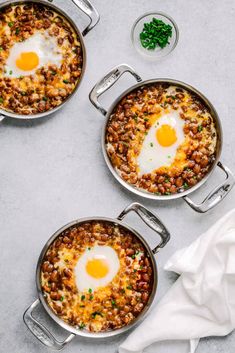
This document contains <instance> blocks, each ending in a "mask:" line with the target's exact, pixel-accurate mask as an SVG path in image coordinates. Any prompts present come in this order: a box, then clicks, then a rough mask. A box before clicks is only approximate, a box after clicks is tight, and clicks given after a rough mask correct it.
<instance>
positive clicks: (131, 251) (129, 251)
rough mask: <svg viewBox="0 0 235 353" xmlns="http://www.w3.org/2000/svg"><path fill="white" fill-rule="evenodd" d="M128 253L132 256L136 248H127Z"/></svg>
mask: <svg viewBox="0 0 235 353" xmlns="http://www.w3.org/2000/svg"><path fill="white" fill-rule="evenodd" d="M126 254H127V256H132V255H134V254H135V250H134V249H126Z"/></svg>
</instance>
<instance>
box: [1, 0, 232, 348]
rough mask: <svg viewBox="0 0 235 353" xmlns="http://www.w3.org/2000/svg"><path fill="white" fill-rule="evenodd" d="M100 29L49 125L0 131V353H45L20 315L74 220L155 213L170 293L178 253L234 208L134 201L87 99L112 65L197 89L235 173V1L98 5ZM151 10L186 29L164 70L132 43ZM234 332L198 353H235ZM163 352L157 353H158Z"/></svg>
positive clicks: (97, 0)
mask: <svg viewBox="0 0 235 353" xmlns="http://www.w3.org/2000/svg"><path fill="white" fill-rule="evenodd" d="M54 2H55V3H57V4H58V5H60V6H61V7H62V8H63V9H65V10H66V11H67V12H68V13H70V14H71V15H72V17H73V18H74V20H75V21H76V22H77V23H78V24H79V26H80V28H82V27H83V26H84V24H85V23H86V22H87V20H86V17H85V16H83V15H81V14H80V13H78V12H77V11H76V8H75V7H74V5H73V4H72V1H70V0H67V1H63V0H55V1H54ZM93 3H94V5H96V7H97V9H99V12H100V15H101V21H100V24H99V25H98V26H97V27H96V28H95V29H94V30H93V31H92V32H91V33H90V34H89V35H87V37H86V39H85V42H86V48H87V56H88V62H87V71H86V74H85V77H84V80H83V82H82V84H81V86H80V89H79V91H78V93H77V94H76V96H75V97H74V98H73V99H72V101H71V102H70V103H69V104H68V105H67V106H65V107H64V109H63V110H61V111H60V112H58V113H57V114H56V115H55V116H52V117H51V118H48V119H44V120H40V121H27V122H21V121H15V120H12V119H7V120H5V121H3V122H2V123H1V125H0V175H1V178H0V180H1V182H0V185H1V186H0V229H1V243H0V244H1V245H0V247H1V255H0V283H1V286H0V288H1V290H0V302H1V305H0V351H1V352H4V353H42V352H47V351H48V350H47V349H46V348H45V347H43V346H42V345H41V344H40V343H39V342H38V341H37V340H36V339H35V338H34V337H33V336H32V335H31V333H30V332H29V331H28V330H27V329H26V327H25V325H24V324H23V321H22V314H23V312H24V310H25V309H26V307H27V306H28V305H29V304H31V303H32V302H33V301H34V300H35V298H37V292H36V289H35V279H34V275H35V267H36V262H37V258H38V256H39V254H40V251H41V249H42V246H43V245H44V243H45V242H46V241H47V239H48V238H49V237H50V235H51V234H52V233H53V232H54V231H55V230H57V229H58V228H59V227H61V226H62V225H64V224H65V223H67V222H68V221H70V220H73V219H76V218H79V217H84V216H89V215H90V216H93V215H105V216H111V217H114V216H116V215H117V214H118V213H119V212H120V211H121V210H122V209H123V208H124V207H125V206H126V205H127V204H129V203H130V202H132V201H134V200H137V201H139V202H143V203H144V204H145V205H146V206H148V207H150V208H151V209H152V210H154V211H155V212H157V213H158V215H159V216H160V217H161V218H162V220H163V221H164V222H165V224H166V225H167V226H168V228H169V230H170V231H171V234H172V238H171V241H170V243H169V245H168V246H167V247H166V248H165V249H163V250H162V251H161V252H160V253H159V255H158V265H159V289H158V295H157V300H159V298H161V296H163V295H164V293H165V292H166V291H167V289H168V288H169V287H170V286H171V284H172V283H173V281H174V279H175V277H174V276H173V275H172V274H168V273H165V272H164V271H163V266H164V264H165V262H166V260H167V259H168V258H169V256H170V255H171V254H173V252H174V251H175V250H177V249H179V248H181V247H183V246H185V245H187V244H190V243H191V242H192V241H193V240H195V239H196V238H197V237H198V235H200V234H201V233H202V232H203V231H205V230H206V229H207V228H208V227H209V226H210V225H212V224H213V223H214V222H215V221H216V220H217V219H218V218H219V217H221V216H222V215H224V214H225V213H226V212H227V211H229V210H230V209H232V208H233V207H234V205H235V202H234V197H235V188H234V189H233V191H232V192H231V194H230V195H229V196H228V197H227V198H226V199H225V200H224V201H223V203H222V204H220V205H219V206H218V207H217V208H216V209H214V210H213V211H212V212H209V213H208V214H206V215H200V214H196V213H195V212H194V211H192V210H191V209H190V208H189V207H188V206H187V205H186V204H185V203H184V201H183V200H178V201H173V202H162V203H156V202H153V201H146V200H143V199H140V198H137V197H135V196H134V195H132V194H130V193H128V192H127V191H125V190H124V189H123V188H121V186H119V185H118V184H117V183H116V181H115V180H114V179H113V177H112V176H111V174H110V173H109V171H108V169H107V168H106V165H105V163H104V160H103V156H102V153H101V144H100V135H101V128H102V125H103V120H104V118H103V117H102V116H101V114H100V113H99V112H97V111H96V110H95V109H94V108H93V106H91V104H90V103H89V100H88V93H89V91H90V89H91V88H92V86H93V85H94V84H95V83H96V81H97V80H98V79H99V78H100V77H101V76H102V75H103V74H105V73H106V72H107V71H108V70H109V69H110V68H112V67H113V66H115V65H117V64H119V63H122V62H126V63H128V64H130V65H132V66H133V67H134V68H135V69H136V71H138V73H139V74H140V75H141V76H142V77H143V78H144V79H147V78H153V77H171V78H176V79H180V80H183V81H185V82H188V83H190V84H192V85H193V86H195V87H197V88H198V89H199V90H201V91H202V92H204V94H205V95H206V96H208V98H209V99H210V100H211V101H212V103H213V104H214V105H215V107H216V109H217V111H218V113H219V116H220V118H221V121H222V125H223V131H224V145H223V152H222V157H221V159H222V161H223V162H224V163H225V164H227V165H228V166H229V167H230V168H231V169H232V170H233V171H235V160H234V146H233V145H234V143H235V126H234V111H235V99H234V92H235V70H234V64H235V44H234V43H235V22H234V16H235V2H234V1H233V0H225V1H217V0H207V1H203V0H197V1H195V0H175V1H170V0H164V1H160V0H148V1H142V0H135V1H131V0H119V1H118V0H114V1H109V0H93ZM149 10H160V11H164V12H166V13H168V14H169V15H171V16H172V17H173V18H174V19H175V20H176V22H177V23H178V25H179V30H180V40H179V43H178V46H177V48H176V50H175V51H174V52H173V54H172V55H170V56H169V57H167V58H165V59H163V60H161V61H159V62H149V61H146V60H145V59H143V58H142V57H141V56H139V54H137V53H136V52H135V51H134V49H133V47H132V44H131V41H130V30H131V26H132V24H133V22H134V20H135V19H136V18H137V17H138V16H139V15H141V14H143V13H144V12H146V11H149ZM133 83H134V81H133V78H132V77H131V76H129V75H125V77H124V76H123V78H122V79H121V80H120V81H119V83H118V84H117V85H116V87H114V88H113V89H112V90H110V92H109V93H107V95H106V96H105V97H104V98H103V99H102V102H103V104H104V106H106V107H107V106H108V105H109V104H110V102H111V101H112V100H113V99H114V97H116V95H117V94H118V93H119V92H121V91H122V90H123V89H124V88H127V87H128V86H130V85H131V84H133ZM222 179H223V175H222V174H221V172H219V171H216V172H215V173H214V175H213V177H212V179H211V180H210V183H207V185H206V187H203V188H202V190H200V191H199V192H197V193H196V194H195V196H193V197H194V199H196V200H200V199H201V198H202V197H203V195H205V194H206V192H208V190H209V189H210V188H211V187H212V185H216V183H218V182H219V181H221V180H222ZM128 222H129V223H130V224H131V225H132V226H134V227H136V229H138V230H139V231H140V232H142V234H144V235H145V236H146V238H148V239H149V241H150V243H151V244H152V245H154V244H155V243H156V241H157V240H156V239H155V238H154V236H153V234H152V232H151V231H150V230H149V229H147V228H146V226H144V225H143V224H141V222H140V221H139V220H138V219H137V218H136V217H135V216H134V215H130V216H128ZM37 316H39V317H40V318H41V320H43V321H45V320H46V322H47V325H48V326H49V327H50V329H52V330H53V331H54V332H55V333H56V334H57V335H59V336H60V335H61V334H62V335H64V333H61V331H60V329H57V328H56V326H55V324H54V323H53V322H51V321H50V320H47V318H46V317H44V315H43V314H42V310H40V312H39V313H37ZM124 338H125V337H124V336H120V337H118V338H115V339H111V340H107V341H105V342H99V343H97V342H94V341H93V342H92V341H88V340H84V339H83V340H82V339H80V338H77V339H74V341H73V342H71V344H70V345H68V346H67V348H65V352H67V353H75V352H83V353H86V352H94V351H96V353H103V352H109V353H114V352H117V347H118V345H119V344H120V342H122V340H124ZM234 346H235V333H232V334H231V335H229V336H228V337H225V338H209V339H204V340H202V341H201V343H200V346H199V348H198V353H206V352H210V353H215V352H221V353H232V352H234ZM157 348H158V349H157ZM169 351H171V352H172V353H173V352H175V353H183V352H184V351H185V352H186V351H187V346H186V345H185V344H183V343H182V344H176V343H174V342H170V343H168V344H160V345H158V347H156V346H152V347H149V348H148V349H146V353H154V352H169Z"/></svg>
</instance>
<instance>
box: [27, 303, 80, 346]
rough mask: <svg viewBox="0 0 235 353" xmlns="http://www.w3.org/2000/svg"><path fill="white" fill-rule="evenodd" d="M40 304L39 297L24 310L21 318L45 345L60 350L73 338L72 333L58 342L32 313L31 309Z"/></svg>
mask: <svg viewBox="0 0 235 353" xmlns="http://www.w3.org/2000/svg"><path fill="white" fill-rule="evenodd" d="M39 304H40V301H39V299H37V300H36V301H35V302H34V303H33V304H32V305H30V307H29V308H28V309H27V310H26V311H25V313H24V316H23V319H24V323H25V325H26V326H27V327H28V329H29V330H30V331H31V332H32V334H33V335H34V336H35V337H36V338H37V339H38V340H39V341H40V342H41V343H43V344H44V345H45V346H47V347H49V348H52V349H55V350H60V349H62V348H63V347H64V346H65V345H66V344H67V343H69V342H70V341H71V340H72V339H73V338H74V336H75V335H74V334H73V333H72V334H70V335H69V336H68V337H67V338H66V339H65V340H64V341H62V342H59V341H58V340H57V339H56V338H55V337H54V336H53V335H52V333H51V332H50V331H49V330H48V329H47V328H46V327H45V326H44V325H42V324H41V323H40V322H38V321H37V320H36V319H35V318H34V317H33V315H32V313H33V310H34V309H35V308H36V307H37V306H38V305H39Z"/></svg>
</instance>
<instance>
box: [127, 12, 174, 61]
mask: <svg viewBox="0 0 235 353" xmlns="http://www.w3.org/2000/svg"><path fill="white" fill-rule="evenodd" d="M153 17H154V18H156V19H157V20H162V21H163V22H164V23H166V24H169V25H171V26H172V36H171V38H169V44H167V45H166V46H165V48H160V47H156V48H155V49H153V50H152V49H146V48H144V47H143V46H142V44H141V41H140V33H141V32H142V31H143V28H144V24H145V23H146V22H147V23H149V22H151V21H152V19H153ZM131 40H132V43H133V45H134V47H135V49H136V51H137V52H138V53H140V54H142V55H144V56H145V57H148V58H150V59H160V58H163V57H164V56H166V55H168V54H170V53H171V52H172V51H173V50H174V49H175V47H176V45H177V43H178V40H179V29H178V26H177V24H176V23H175V21H174V20H173V19H172V18H171V17H170V16H168V15H166V14H164V13H162V12H148V13H145V14H144V15H142V16H140V17H139V18H137V20H136V21H135V23H134V24H133V27H132V29H131Z"/></svg>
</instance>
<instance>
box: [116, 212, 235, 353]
mask: <svg viewBox="0 0 235 353" xmlns="http://www.w3.org/2000/svg"><path fill="white" fill-rule="evenodd" d="M165 269H166V270H169V271H174V272H176V273H178V274H179V275H180V277H179V278H178V279H177V281H176V282H175V283H174V285H173V286H172V287H171V288H170V290H169V291H168V292H167V294H166V295H165V296H164V297H163V299H162V300H161V301H160V302H159V304H158V305H157V306H156V307H155V308H154V309H152V311H151V314H149V316H148V317H147V318H146V320H145V321H143V322H142V323H141V325H140V326H138V327H137V328H136V330H134V332H133V333H131V334H130V336H129V337H128V338H127V339H126V340H125V341H124V343H123V344H122V345H121V346H120V348H119V353H130V352H136V353H137V352H138V353H141V352H142V351H143V349H144V348H145V347H147V346H149V345H151V344H152V343H154V342H159V341H166V340H190V353H193V352H195V350H196V348H197V345H198V343H199V340H200V338H201V337H206V336H224V335H227V334H228V333H229V332H231V331H232V330H233V329H234V328H235V209H234V210H232V211H230V212H229V213H227V214H226V215H225V216H224V217H223V218H221V219H220V220H219V221H218V222H217V223H215V224H214V225H213V226H212V227H211V228H210V229H209V230H208V231H207V232H206V233H204V234H203V235H201V236H200V237H199V238H198V239H197V240H196V241H195V242H193V243H192V244H191V245H190V246H189V247H186V248H184V249H182V250H179V251H177V252H176V253H175V254H174V255H173V256H172V257H171V259H170V260H169V261H168V262H167V264H166V266H165ZM172 353H173V352H172Z"/></svg>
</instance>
